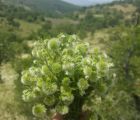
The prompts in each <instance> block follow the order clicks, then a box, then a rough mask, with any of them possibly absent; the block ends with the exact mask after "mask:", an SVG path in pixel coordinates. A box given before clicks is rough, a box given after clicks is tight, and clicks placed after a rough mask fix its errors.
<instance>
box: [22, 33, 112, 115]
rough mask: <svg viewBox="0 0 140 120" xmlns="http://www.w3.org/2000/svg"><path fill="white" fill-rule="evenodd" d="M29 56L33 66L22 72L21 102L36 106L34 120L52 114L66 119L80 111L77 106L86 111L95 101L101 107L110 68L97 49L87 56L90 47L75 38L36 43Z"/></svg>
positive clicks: (68, 37)
mask: <svg viewBox="0 0 140 120" xmlns="http://www.w3.org/2000/svg"><path fill="white" fill-rule="evenodd" d="M32 55H33V57H34V61H33V65H32V66H31V68H29V69H28V70H25V71H23V72H22V78H21V82H22V83H23V84H24V85H25V86H26V90H24V91H23V95H22V98H23V100H24V101H25V102H32V103H34V104H35V105H34V106H33V109H32V111H33V114H34V115H35V116H37V117H41V116H42V115H44V113H46V114H47V113H49V114H53V113H55V112H59V113H60V114H62V115H67V114H71V113H72V112H71V111H72V110H73V108H75V111H81V110H79V108H80V106H82V108H86V107H85V106H86V104H87V101H88V100H91V99H94V98H96V99H95V101H98V103H100V102H101V97H102V96H103V95H104V94H105V93H106V92H107V90H108V89H109V86H110V85H111V81H112V78H111V77H112V74H111V73H112V69H111V67H112V66H113V65H112V64H111V63H110V61H109V58H108V57H107V55H106V54H101V53H100V52H99V51H98V50H97V49H94V51H93V53H90V51H89V44H88V43H84V42H82V41H80V40H79V38H78V37H77V36H76V35H70V36H69V35H63V34H61V35H59V36H58V37H57V38H52V39H45V40H42V41H38V42H36V43H35V47H34V49H33V51H32ZM96 96H99V97H96ZM80 101H82V102H80ZM75 105H76V106H75ZM77 105H80V106H77ZM82 108H81V109H82ZM76 113H77V112H76ZM76 113H75V114H76ZM72 114H73V113H72Z"/></svg>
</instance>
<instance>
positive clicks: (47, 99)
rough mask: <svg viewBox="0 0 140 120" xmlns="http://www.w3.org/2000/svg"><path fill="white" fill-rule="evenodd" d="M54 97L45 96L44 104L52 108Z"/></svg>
mask: <svg viewBox="0 0 140 120" xmlns="http://www.w3.org/2000/svg"><path fill="white" fill-rule="evenodd" d="M55 101H56V100H55V96H47V97H45V98H44V103H45V105H47V106H52V105H54V104H55Z"/></svg>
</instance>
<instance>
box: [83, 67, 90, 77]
mask: <svg viewBox="0 0 140 120" xmlns="http://www.w3.org/2000/svg"><path fill="white" fill-rule="evenodd" d="M83 72H84V75H85V76H86V77H91V75H92V68H91V67H88V66H86V67H85V68H84V70H83Z"/></svg>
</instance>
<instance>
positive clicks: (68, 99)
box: [60, 90, 74, 105]
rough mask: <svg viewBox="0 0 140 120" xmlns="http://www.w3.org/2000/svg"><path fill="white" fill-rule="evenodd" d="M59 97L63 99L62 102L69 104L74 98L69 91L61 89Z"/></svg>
mask: <svg viewBox="0 0 140 120" xmlns="http://www.w3.org/2000/svg"><path fill="white" fill-rule="evenodd" d="M61 91H62V90H61ZM60 99H61V100H62V101H63V103H64V104H66V105H70V104H71V103H72V102H73V100H74V96H73V94H72V93H71V92H67V91H64V90H63V92H61V96H60Z"/></svg>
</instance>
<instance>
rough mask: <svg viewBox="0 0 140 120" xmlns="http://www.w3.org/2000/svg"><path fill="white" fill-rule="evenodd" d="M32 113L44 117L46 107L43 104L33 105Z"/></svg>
mask: <svg viewBox="0 0 140 120" xmlns="http://www.w3.org/2000/svg"><path fill="white" fill-rule="evenodd" d="M32 113H33V115H34V116H36V117H43V116H44V115H45V114H46V107H45V106H44V105H42V104H37V105H35V106H33V108H32Z"/></svg>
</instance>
